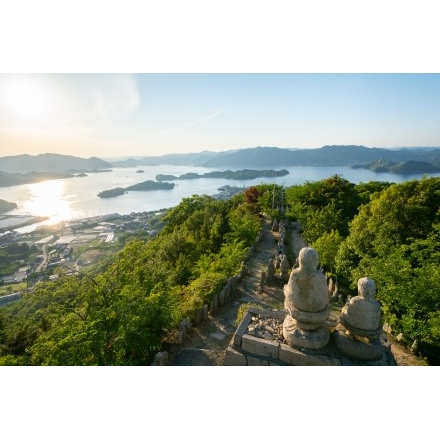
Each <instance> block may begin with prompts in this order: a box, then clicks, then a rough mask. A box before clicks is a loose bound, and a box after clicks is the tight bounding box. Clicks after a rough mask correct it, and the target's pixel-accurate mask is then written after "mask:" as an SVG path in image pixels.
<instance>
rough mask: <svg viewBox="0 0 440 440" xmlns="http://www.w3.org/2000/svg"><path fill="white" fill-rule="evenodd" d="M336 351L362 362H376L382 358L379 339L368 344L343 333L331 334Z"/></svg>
mask: <svg viewBox="0 0 440 440" xmlns="http://www.w3.org/2000/svg"><path fill="white" fill-rule="evenodd" d="M333 337H334V341H335V344H336V347H337V348H338V350H339V351H340V352H341V353H343V354H345V355H346V356H348V357H350V358H353V359H360V360H363V361H376V360H378V359H380V358H381V357H382V356H383V353H384V351H383V347H382V344H381V343H380V341H379V339H374V340H373V341H371V342H370V343H369V344H368V343H365V342H362V341H359V340H357V339H355V338H352V337H349V336H348V335H347V334H346V333H345V332H344V331H335V332H334V333H333Z"/></svg>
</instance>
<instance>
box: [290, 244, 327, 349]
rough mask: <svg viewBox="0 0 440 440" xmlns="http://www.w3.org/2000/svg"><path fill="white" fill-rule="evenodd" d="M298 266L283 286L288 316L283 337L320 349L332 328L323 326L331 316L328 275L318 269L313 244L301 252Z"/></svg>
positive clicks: (295, 342)
mask: <svg viewBox="0 0 440 440" xmlns="http://www.w3.org/2000/svg"><path fill="white" fill-rule="evenodd" d="M298 263H299V267H298V268H297V269H294V270H292V272H291V274H290V277H289V281H288V283H287V284H286V285H285V286H284V298H285V300H284V307H285V309H286V311H287V313H288V314H287V316H286V318H285V320H284V323H283V336H284V338H285V339H286V341H287V343H288V344H289V345H290V346H292V347H300V348H309V349H320V348H323V347H324V346H325V345H327V343H328V341H329V337H330V332H329V330H328V329H327V328H326V327H324V326H323V324H324V322H325V320H326V319H327V318H328V316H329V313H330V311H329V293H328V288H327V281H326V278H325V275H324V274H323V273H322V272H320V271H319V270H317V266H318V263H319V257H318V253H317V252H316V250H315V249H313V248H310V247H305V248H302V249H301V251H300V252H299V255H298Z"/></svg>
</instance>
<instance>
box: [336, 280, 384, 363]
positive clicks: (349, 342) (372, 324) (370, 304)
mask: <svg viewBox="0 0 440 440" xmlns="http://www.w3.org/2000/svg"><path fill="white" fill-rule="evenodd" d="M375 294H376V284H375V282H374V281H373V280H372V279H370V278H368V277H365V278H360V279H359V281H358V295H357V296H354V297H353V298H351V299H350V301H348V302H347V304H346V305H345V306H344V307H343V308H342V310H341V315H340V317H339V321H340V325H339V326H337V327H336V330H337V332H336V333H335V342H336V346H337V347H338V349H339V350H340V351H341V352H342V353H344V354H345V355H347V356H349V357H352V358H355V359H356V358H357V359H362V360H377V359H380V358H381V357H382V354H383V348H382V345H381V344H380V341H379V339H378V338H379V336H380V334H381V333H382V317H381V310H380V304H379V303H378V302H377V301H376V300H375V299H374V296H375Z"/></svg>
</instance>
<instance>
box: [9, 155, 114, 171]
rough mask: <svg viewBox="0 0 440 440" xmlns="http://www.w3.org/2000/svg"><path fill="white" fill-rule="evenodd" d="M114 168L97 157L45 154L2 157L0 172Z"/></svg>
mask: <svg viewBox="0 0 440 440" xmlns="http://www.w3.org/2000/svg"><path fill="white" fill-rule="evenodd" d="M105 168H112V165H111V164H110V163H108V162H106V161H104V160H102V159H99V158H97V157H90V158H89V159H83V158H80V157H75V156H66V155H63V154H52V153H45V154H39V155H37V156H30V155H29V154H20V155H18V156H5V157H0V171H5V172H8V173H28V172H30V171H36V172H61V173H65V172H73V171H87V170H94V169H96V170H101V169H105Z"/></svg>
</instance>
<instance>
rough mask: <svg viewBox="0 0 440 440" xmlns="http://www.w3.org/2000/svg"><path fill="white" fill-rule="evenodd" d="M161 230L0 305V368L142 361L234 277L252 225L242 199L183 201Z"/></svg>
mask: <svg viewBox="0 0 440 440" xmlns="http://www.w3.org/2000/svg"><path fill="white" fill-rule="evenodd" d="M163 220H164V223H165V226H164V228H163V229H162V230H161V231H160V232H159V234H158V235H157V237H155V238H154V239H150V240H147V241H141V240H139V239H134V240H130V241H128V240H127V242H126V245H125V247H124V248H123V250H122V251H120V252H119V253H117V254H116V255H113V256H112V257H110V258H107V259H106V260H104V261H102V263H101V264H100V265H99V266H96V267H94V268H93V269H92V270H90V271H89V272H87V273H81V274H77V275H73V276H72V275H69V276H67V275H63V274H62V273H60V274H59V275H60V277H59V279H58V280H57V281H55V282H47V283H41V284H39V285H38V286H37V287H36V289H35V291H34V292H33V293H30V294H28V295H27V296H25V297H24V298H23V299H22V300H20V301H18V302H17V303H14V304H11V305H8V306H6V307H3V308H1V309H0V365H1V364H3V365H148V364H150V363H151V361H152V358H153V357H154V355H155V353H157V352H158V351H160V350H161V349H162V348H163V346H164V344H165V343H167V342H168V341H170V340H171V339H172V335H173V331H174V330H175V328H176V327H177V323H178V322H179V320H180V319H181V318H183V317H193V315H194V313H195V311H196V310H197V308H199V307H201V306H203V304H206V303H207V302H208V301H209V300H210V299H211V297H212V295H214V294H215V293H218V292H219V291H220V290H221V289H222V288H223V286H224V284H225V282H226V280H227V279H228V278H229V277H231V276H233V275H235V274H236V273H238V272H239V271H240V269H241V263H242V261H243V259H244V258H245V256H246V254H247V252H248V248H249V246H250V245H251V244H252V243H253V242H254V241H255V239H256V238H257V236H258V234H259V232H260V230H261V221H260V220H259V218H258V216H256V215H255V214H253V213H252V210H251V209H250V208H249V207H247V206H246V202H244V201H243V199H242V198H240V197H236V198H234V199H232V200H230V201H219V200H214V199H212V198H210V197H208V196H193V197H189V198H186V199H183V200H182V202H181V203H180V205H178V206H177V207H175V208H174V209H171V210H170V211H169V212H168V213H167V215H166V216H165V217H164V219H163Z"/></svg>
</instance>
